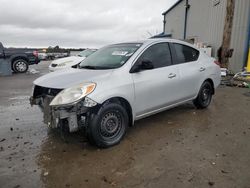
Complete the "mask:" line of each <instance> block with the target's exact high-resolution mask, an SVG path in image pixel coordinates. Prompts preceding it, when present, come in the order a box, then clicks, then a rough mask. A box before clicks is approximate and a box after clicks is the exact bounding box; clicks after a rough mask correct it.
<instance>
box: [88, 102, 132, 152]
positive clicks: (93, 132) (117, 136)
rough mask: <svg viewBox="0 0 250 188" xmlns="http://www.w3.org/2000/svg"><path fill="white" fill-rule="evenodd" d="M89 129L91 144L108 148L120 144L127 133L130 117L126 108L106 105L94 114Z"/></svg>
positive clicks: (113, 104)
mask: <svg viewBox="0 0 250 188" xmlns="http://www.w3.org/2000/svg"><path fill="white" fill-rule="evenodd" d="M89 123H90V124H89V126H88V128H87V136H88V139H89V141H90V142H92V143H94V144H95V145H97V146H98V147H101V148H107V147H110V146H113V145H115V144H118V143H119V142H120V141H121V139H122V138H123V136H124V135H125V133H126V130H127V127H128V123H129V117H128V113H127V111H126V110H125V108H124V107H123V106H122V105H120V104H116V103H108V104H104V105H103V106H102V107H100V109H99V110H98V113H97V114H93V115H92V118H91V120H90V122H89Z"/></svg>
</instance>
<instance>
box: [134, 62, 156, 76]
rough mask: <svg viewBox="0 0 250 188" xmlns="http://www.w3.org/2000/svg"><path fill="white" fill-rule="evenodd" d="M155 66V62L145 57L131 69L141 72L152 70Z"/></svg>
mask: <svg viewBox="0 0 250 188" xmlns="http://www.w3.org/2000/svg"><path fill="white" fill-rule="evenodd" d="M153 68H154V65H153V63H152V62H151V61H150V60H147V59H144V60H142V61H141V62H139V63H136V64H135V65H134V66H133V67H132V69H131V70H130V73H135V72H140V71H141V70H150V69H153Z"/></svg>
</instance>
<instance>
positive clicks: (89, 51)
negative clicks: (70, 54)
mask: <svg viewBox="0 0 250 188" xmlns="http://www.w3.org/2000/svg"><path fill="white" fill-rule="evenodd" d="M95 51H96V50H90V49H86V50H84V51H82V52H80V53H79V54H78V56H80V57H88V56H89V55H91V54H93V53H94V52H95Z"/></svg>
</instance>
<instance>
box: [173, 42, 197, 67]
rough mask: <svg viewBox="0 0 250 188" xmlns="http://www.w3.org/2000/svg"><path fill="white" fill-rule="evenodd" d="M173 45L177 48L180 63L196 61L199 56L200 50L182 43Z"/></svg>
mask: <svg viewBox="0 0 250 188" xmlns="http://www.w3.org/2000/svg"><path fill="white" fill-rule="evenodd" d="M173 45H174V48H175V52H176V56H177V59H178V63H187V62H191V61H196V60H197V59H198V58H199V54H200V52H199V51H198V50H196V49H194V48H191V47H189V46H186V45H182V44H176V43H174V44H173Z"/></svg>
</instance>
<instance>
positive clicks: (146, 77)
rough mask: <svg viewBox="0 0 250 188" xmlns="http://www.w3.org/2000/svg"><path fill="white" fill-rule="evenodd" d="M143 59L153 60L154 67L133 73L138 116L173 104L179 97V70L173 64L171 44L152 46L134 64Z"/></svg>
mask: <svg viewBox="0 0 250 188" xmlns="http://www.w3.org/2000/svg"><path fill="white" fill-rule="evenodd" d="M143 60H149V61H151V62H152V63H153V65H154V69H151V70H143V71H140V72H137V73H132V74H133V75H132V77H133V80H134V88H135V103H136V104H135V107H136V116H137V117H140V116H143V115H146V114H147V113H149V112H152V111H154V110H158V109H160V108H163V107H165V106H168V105H170V104H173V103H175V102H176V101H177V100H178V98H179V92H178V88H179V86H178V83H179V79H180V78H179V72H178V69H177V67H176V66H172V58H171V53H170V48H169V44H168V43H158V44H154V45H152V46H150V47H149V48H147V49H146V50H145V51H144V52H143V54H142V55H141V56H140V57H139V58H138V60H137V61H136V63H135V64H134V66H136V64H139V63H141V62H142V61H143Z"/></svg>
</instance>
